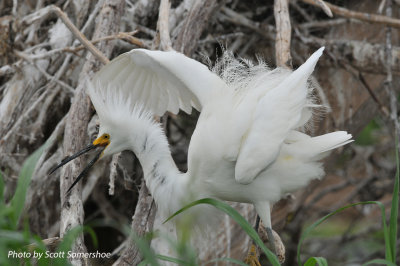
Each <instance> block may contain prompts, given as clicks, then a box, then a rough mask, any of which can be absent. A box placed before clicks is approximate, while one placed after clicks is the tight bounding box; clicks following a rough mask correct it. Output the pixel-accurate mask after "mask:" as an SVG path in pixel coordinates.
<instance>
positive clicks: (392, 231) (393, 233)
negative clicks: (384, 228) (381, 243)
mask: <svg viewBox="0 0 400 266" xmlns="http://www.w3.org/2000/svg"><path fill="white" fill-rule="evenodd" d="M397 133H398V132H397V130H396V133H395V135H396V136H395V139H396V141H395V143H396V144H395V145H396V176H395V179H394V188H393V196H392V207H391V210H390V220H389V236H390V252H391V258H392V260H391V261H392V262H393V263H395V262H396V257H397V254H396V247H397V243H396V242H397V219H398V216H399V140H398V135H397ZM386 259H387V260H389V258H388V257H386Z"/></svg>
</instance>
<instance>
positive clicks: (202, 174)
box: [88, 48, 351, 227]
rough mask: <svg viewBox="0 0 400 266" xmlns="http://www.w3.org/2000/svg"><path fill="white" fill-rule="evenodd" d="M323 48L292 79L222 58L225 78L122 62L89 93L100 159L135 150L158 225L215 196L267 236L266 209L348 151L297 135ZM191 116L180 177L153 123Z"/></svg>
mask: <svg viewBox="0 0 400 266" xmlns="http://www.w3.org/2000/svg"><path fill="white" fill-rule="evenodd" d="M323 49H324V48H321V49H319V50H318V51H316V52H315V53H314V54H313V55H312V56H311V57H310V58H309V59H308V60H307V62H305V63H304V64H303V65H302V66H301V67H299V68H298V69H297V70H296V71H293V72H292V71H288V70H283V69H277V70H272V71H271V70H269V69H268V68H267V67H266V66H265V64H264V63H261V64H259V65H258V66H253V65H251V64H250V63H248V64H249V66H245V65H244V64H242V63H240V62H239V61H235V60H234V59H232V58H229V60H225V61H224V62H223V63H226V64H225V67H224V66H222V67H221V65H223V64H220V65H218V67H217V68H216V70H215V71H216V72H217V73H219V74H220V75H221V77H222V78H221V77H219V76H218V75H217V74H215V73H213V72H211V71H210V70H209V69H208V68H207V67H206V66H204V65H203V64H201V63H199V62H197V61H195V60H192V59H190V58H188V57H186V56H184V55H182V54H180V53H177V52H173V51H171V52H161V51H148V50H144V49H135V50H132V51H130V52H128V53H125V54H123V55H121V56H119V57H118V58H116V59H114V60H113V61H111V62H110V63H109V64H108V65H106V66H105V67H103V69H102V70H101V71H99V72H98V74H96V76H95V77H94V78H93V80H92V81H91V82H89V85H88V93H89V95H90V98H91V100H92V102H93V104H94V107H95V109H96V110H97V113H98V115H99V119H100V132H99V137H101V136H103V135H104V134H109V144H108V146H107V147H106V148H105V150H104V156H107V155H111V154H114V153H116V152H119V151H122V150H132V151H133V152H134V153H135V154H136V156H137V157H138V158H139V160H140V163H141V164H142V167H143V170H144V178H145V181H146V184H147V186H148V187H149V189H150V192H151V193H152V195H153V197H154V199H155V201H156V203H157V205H158V208H159V210H161V212H162V213H163V214H164V215H165V216H168V215H171V214H172V213H173V212H175V211H177V210H178V209H180V208H181V207H182V206H183V205H185V204H187V203H189V202H191V201H193V200H196V199H200V198H204V197H215V198H218V199H222V200H229V201H237V202H246V203H252V204H254V205H255V208H256V211H257V213H258V214H259V215H260V217H261V219H262V221H263V223H264V224H265V225H266V226H267V227H271V220H270V205H271V204H272V203H274V202H276V201H278V200H279V199H280V198H281V197H282V195H284V194H286V193H288V192H292V191H294V190H296V189H299V188H301V187H304V186H305V185H307V184H308V182H309V181H310V180H311V179H314V178H320V177H321V176H322V175H323V174H324V171H323V169H322V165H321V163H320V162H319V160H320V159H322V158H323V157H324V156H325V155H326V152H328V151H329V150H331V149H334V148H337V147H340V146H342V145H345V144H347V143H349V142H351V140H350V139H351V135H350V134H347V133H346V132H344V131H338V132H333V133H329V134H325V135H322V136H318V137H310V136H308V135H306V134H304V133H301V132H299V131H298V130H297V129H298V128H299V127H301V126H303V125H304V124H305V123H306V122H307V121H308V120H309V119H310V117H311V113H312V110H311V109H312V108H313V107H315V106H316V105H315V104H314V103H313V101H312V98H311V96H310V94H311V90H312V88H311V87H310V86H309V84H308V82H307V80H308V78H309V76H310V75H311V73H312V72H313V70H314V67H315V65H316V63H317V61H318V58H319V57H320V56H321V55H322V52H323ZM192 107H194V108H196V109H197V110H199V111H201V114H200V117H199V120H198V122H197V126H196V129H195V131H194V133H193V136H192V139H191V142H190V146H189V152H188V171H187V172H186V173H181V172H179V170H178V169H177V167H176V166H175V163H174V161H173V159H172V157H171V153H170V150H169V147H168V142H167V139H166V137H165V134H164V132H163V131H162V129H161V127H160V125H159V124H158V123H156V122H154V120H153V118H152V115H162V114H163V113H165V112H166V111H170V112H173V113H177V112H178V110H179V109H182V110H184V111H185V112H188V113H190V112H191V108H192ZM201 211H202V209H201V208H200V209H198V213H199V214H200V216H201ZM207 218H208V217H206V219H205V220H207Z"/></svg>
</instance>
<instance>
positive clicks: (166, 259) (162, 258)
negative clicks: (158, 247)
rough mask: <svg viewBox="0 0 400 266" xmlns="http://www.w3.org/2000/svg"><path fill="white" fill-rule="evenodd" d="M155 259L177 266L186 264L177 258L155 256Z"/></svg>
mask: <svg viewBox="0 0 400 266" xmlns="http://www.w3.org/2000/svg"><path fill="white" fill-rule="evenodd" d="M156 258H157V259H159V260H163V261H169V262H173V263H176V264H179V265H187V262H186V261H184V260H181V259H178V258H173V257H169V256H164V255H156Z"/></svg>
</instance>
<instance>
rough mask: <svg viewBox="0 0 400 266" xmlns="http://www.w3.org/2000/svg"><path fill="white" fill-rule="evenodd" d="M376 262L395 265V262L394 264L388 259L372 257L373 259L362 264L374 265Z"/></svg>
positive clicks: (389, 265) (390, 265)
mask: <svg viewBox="0 0 400 266" xmlns="http://www.w3.org/2000/svg"><path fill="white" fill-rule="evenodd" d="M376 264H379V265H387V266H396V264H394V263H393V262H391V261H388V260H383V259H374V260H371V261H368V262H367V263H364V264H363V266H366V265H376Z"/></svg>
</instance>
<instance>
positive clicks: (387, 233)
mask: <svg viewBox="0 0 400 266" xmlns="http://www.w3.org/2000/svg"><path fill="white" fill-rule="evenodd" d="M368 204H377V205H378V206H379V207H380V209H381V217H382V225H383V234H384V239H385V246H386V249H388V247H390V241H389V230H388V228H387V225H386V215H385V206H384V205H383V204H382V203H381V202H379V201H364V202H357V203H353V204H349V205H346V206H344V207H342V208H339V209H337V210H335V211H333V212H331V213H329V214H327V215H325V216H324V217H322V218H321V219H319V220H318V221H316V222H315V223H313V224H312V225H310V226H309V227H307V228H306V229H305V230H304V232H303V233H302V234H301V237H300V241H299V244H298V245H297V263H298V264H299V265H301V259H300V249H301V244H302V243H303V241H304V239H305V238H306V237H307V236H308V235H309V234H310V233H311V231H312V230H314V228H315V227H317V226H318V225H320V224H321V223H323V222H324V221H325V220H327V219H328V218H329V217H331V216H333V215H335V214H337V213H340V212H342V211H344V210H346V209H348V208H351V207H354V206H357V205H368ZM388 260H389V261H391V258H390V259H388Z"/></svg>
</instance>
